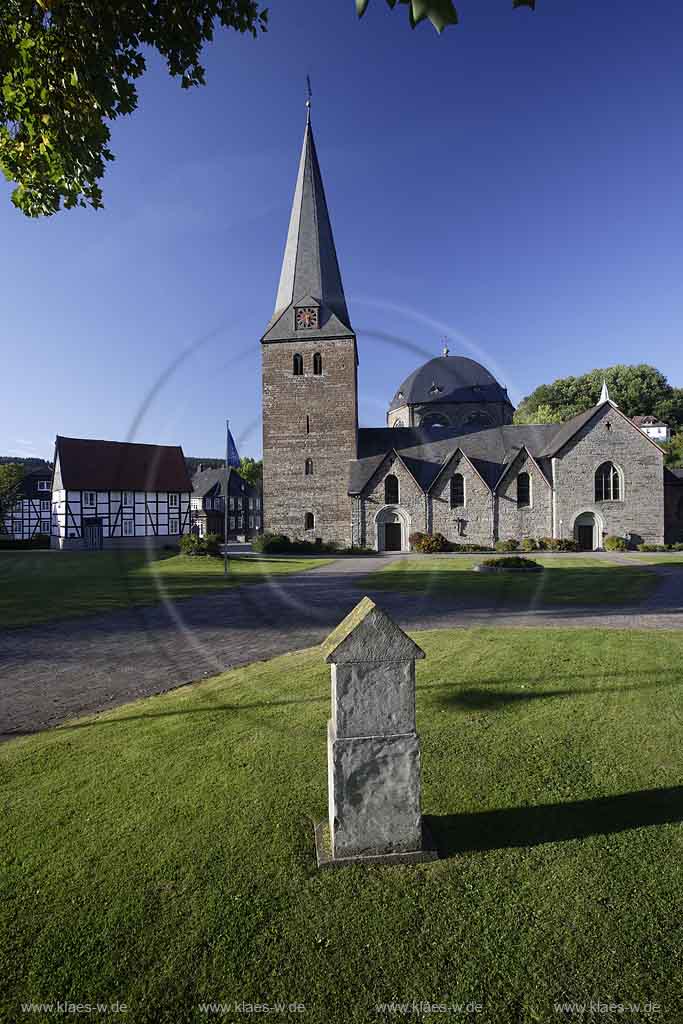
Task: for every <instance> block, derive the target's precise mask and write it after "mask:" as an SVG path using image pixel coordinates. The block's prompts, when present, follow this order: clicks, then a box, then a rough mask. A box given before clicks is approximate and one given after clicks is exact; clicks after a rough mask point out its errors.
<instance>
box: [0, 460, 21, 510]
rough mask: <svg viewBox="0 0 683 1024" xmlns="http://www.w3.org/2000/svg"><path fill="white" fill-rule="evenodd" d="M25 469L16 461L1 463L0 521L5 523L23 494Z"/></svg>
mask: <svg viewBox="0 0 683 1024" xmlns="http://www.w3.org/2000/svg"><path fill="white" fill-rule="evenodd" d="M23 479H24V469H23V467H22V466H19V465H18V464H17V463H16V462H5V463H3V464H2V465H0V523H4V520H5V516H6V515H8V514H9V513H10V512H11V511H12V509H13V508H14V506H15V505H16V503H17V500H18V499H19V496H20V494H21V481H22V480H23Z"/></svg>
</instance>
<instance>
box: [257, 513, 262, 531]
mask: <svg viewBox="0 0 683 1024" xmlns="http://www.w3.org/2000/svg"><path fill="white" fill-rule="evenodd" d="M256 529H257V530H260V529H261V516H256Z"/></svg>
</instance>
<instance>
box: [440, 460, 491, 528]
mask: <svg viewBox="0 0 683 1024" xmlns="http://www.w3.org/2000/svg"><path fill="white" fill-rule="evenodd" d="M455 473H462V475H463V477H464V478H465V506H464V508H454V509H452V508H451V507H450V501H451V478H452V477H453V476H454V475H455ZM430 504H431V527H432V532H433V533H442V534H443V535H444V537H445V538H446V539H447V540H450V541H454V542H455V543H456V544H482V545H484V546H489V545H490V544H491V542H492V532H491V531H492V523H491V492H490V490H489V489H488V487H487V486H486V484H485V483H484V481H483V480H482V479H481V477H480V476H479V475H478V474H477V473H475V471H474V470H473V469H472V467H471V466H470V464H469V462H468V461H467V459H465V458H463V457H462V455H458V456H457V458H456V459H454V460H453V461H452V462H451V464H450V465H449V466H448V468H447V469H446V470H445V471H444V472H443V473H442V475H441V476H440V477H439V479H438V480H437V482H436V484H435V485H434V487H433V488H432V491H431V496H430ZM459 519H460V520H461V521H462V533H461V532H460V530H459V528H458V520H459Z"/></svg>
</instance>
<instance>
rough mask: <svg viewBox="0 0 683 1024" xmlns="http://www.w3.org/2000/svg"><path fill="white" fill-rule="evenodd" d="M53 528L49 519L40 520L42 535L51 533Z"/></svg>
mask: <svg viewBox="0 0 683 1024" xmlns="http://www.w3.org/2000/svg"><path fill="white" fill-rule="evenodd" d="M51 526H52V524H51V522H50V520H49V519H41V520H40V532H41V533H49V532H50V527H51Z"/></svg>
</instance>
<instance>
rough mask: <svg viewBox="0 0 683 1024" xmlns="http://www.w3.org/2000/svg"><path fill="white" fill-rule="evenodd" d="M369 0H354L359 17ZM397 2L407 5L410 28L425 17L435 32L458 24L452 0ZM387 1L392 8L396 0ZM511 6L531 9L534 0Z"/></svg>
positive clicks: (522, 0)
mask: <svg viewBox="0 0 683 1024" xmlns="http://www.w3.org/2000/svg"><path fill="white" fill-rule="evenodd" d="M369 2H370V0H356V10H357V12H358V17H359V18H362V17H363V15H364V14H365V12H366V10H367V8H368V4H369ZM398 2H399V3H402V4H407V5H409V7H410V10H409V11H408V16H409V18H410V25H411V28H415V26H416V25H419V23H420V22H421V21H424V20H425V18H427V19H428V20H429V21H431V23H432V25H433V26H434V28H435V29H436V31H437V32H443V30H444V29H445V28H446V26H447V25H457V24H458V12H457V11H456V9H455V7H454V5H453V2H452V0H398ZM387 3H388V4H389V6H390V7H391V8H392V9H393V8H394V7H395V6H396V3H397V0H387ZM512 7H513V10H514V9H515V8H516V7H530V8H531V10H532V11H533V10H535V8H536V0H512Z"/></svg>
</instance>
